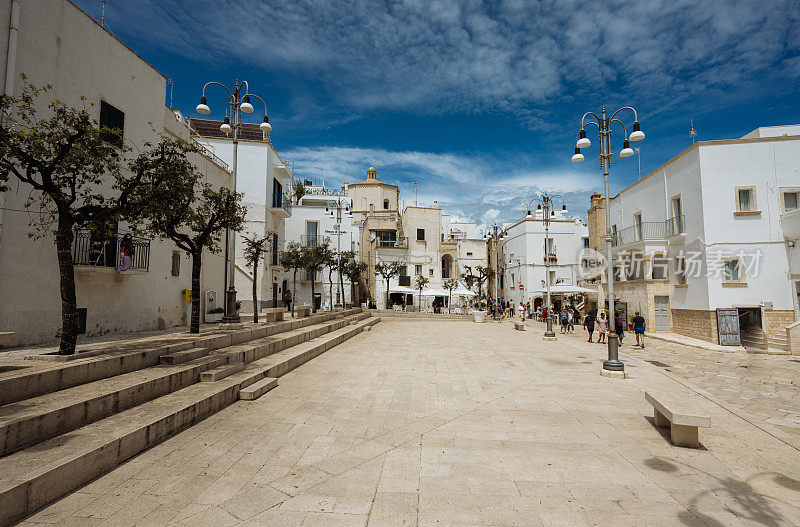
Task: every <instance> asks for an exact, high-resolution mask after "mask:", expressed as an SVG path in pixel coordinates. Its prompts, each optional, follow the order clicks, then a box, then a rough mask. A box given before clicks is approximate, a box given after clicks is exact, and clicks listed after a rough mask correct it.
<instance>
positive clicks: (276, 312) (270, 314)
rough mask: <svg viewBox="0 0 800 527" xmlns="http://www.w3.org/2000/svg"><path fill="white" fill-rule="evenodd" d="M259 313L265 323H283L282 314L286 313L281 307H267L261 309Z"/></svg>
mask: <svg viewBox="0 0 800 527" xmlns="http://www.w3.org/2000/svg"><path fill="white" fill-rule="evenodd" d="M261 313H262V314H263V315H264V320H266V321H267V322H281V321H283V314H284V313H286V309H285V308H283V307H268V308H266V309H262V310H261Z"/></svg>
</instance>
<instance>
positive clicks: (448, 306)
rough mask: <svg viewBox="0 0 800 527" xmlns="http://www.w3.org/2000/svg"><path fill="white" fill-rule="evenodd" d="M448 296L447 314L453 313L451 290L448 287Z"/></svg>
mask: <svg viewBox="0 0 800 527" xmlns="http://www.w3.org/2000/svg"><path fill="white" fill-rule="evenodd" d="M449 291H450V297H449V298H448V299H447V312H448V313H449V314H452V313H453V290H452V289H450V290H449Z"/></svg>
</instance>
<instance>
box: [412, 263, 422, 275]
mask: <svg viewBox="0 0 800 527" xmlns="http://www.w3.org/2000/svg"><path fill="white" fill-rule="evenodd" d="M414 274H422V266H421V265H415V266H414Z"/></svg>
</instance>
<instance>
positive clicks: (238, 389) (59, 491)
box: [0, 309, 380, 526]
mask: <svg viewBox="0 0 800 527" xmlns="http://www.w3.org/2000/svg"><path fill="white" fill-rule="evenodd" d="M379 321H380V319H379V318H374V317H372V318H370V315H369V313H362V312H361V310H360V309H349V310H344V311H338V312H325V313H320V314H316V315H312V316H310V317H307V318H299V319H290V320H287V321H283V322H272V323H266V324H249V325H246V326H245V327H244V328H243V329H236V330H227V331H222V330H217V331H212V332H207V333H201V334H199V335H189V334H182V335H181V336H180V338H174V339H172V340H170V341H169V342H168V343H167V344H162V345H155V346H140V347H138V349H137V347H136V346H133V347H131V346H128V347H123V349H119V350H105V351H101V352H92V353H90V354H89V355H92V356H89V357H87V356H85V355H79V356H77V357H76V358H74V360H69V361H64V362H57V363H51V364H52V366H48V367H46V368H41V367H38V368H24V367H23V368H19V369H14V370H12V371H6V372H3V373H0V525H2V526H5V525H10V524H12V523H14V522H15V521H18V520H20V519H22V518H25V517H26V516H28V515H30V514H31V513H33V512H34V511H36V510H37V509H39V508H41V507H43V506H45V505H47V504H49V503H51V502H53V501H55V500H57V499H58V498H60V497H62V496H64V495H65V494H67V493H69V492H71V491H73V490H75V489H77V488H79V487H81V486H83V485H85V484H86V483H88V482H90V481H91V480H93V479H95V478H97V477H98V476H100V475H102V474H104V473H106V472H108V471H110V470H111V469H113V468H114V467H116V466H117V465H119V464H120V463H122V462H124V461H125V460H127V459H129V458H131V457H132V456H134V455H136V454H138V453H140V452H142V451H143V450H146V449H147V448H149V447H151V446H153V445H155V444H157V443H159V442H161V441H163V440H165V439H166V438H168V437H170V436H172V435H174V434H176V433H177V432H179V431H181V430H183V429H185V428H187V427H189V426H192V425H193V424H195V423H197V422H199V421H200V420H202V419H204V418H206V417H208V416H210V415H212V414H214V413H215V412H217V411H219V410H221V409H223V408H225V407H226V406H228V405H230V404H232V403H234V402H235V401H237V400H239V399H244V400H252V399H255V398H258V397H259V396H261V395H262V394H264V393H266V392H267V391H269V390H271V389H272V388H274V387H275V386H276V385H277V382H278V380H277V379H278V378H279V377H281V376H282V375H284V374H286V373H288V372H289V371H291V370H293V369H294V368H297V367H298V366H300V365H302V364H304V363H305V362H307V361H309V360H311V359H312V358H314V357H316V356H318V355H319V354H321V353H323V352H325V351H327V350H329V349H331V348H332V347H334V346H336V345H338V344H340V343H342V342H344V341H345V340H347V339H349V338H350V337H352V336H354V335H357V334H358V333H360V332H361V331H363V330H365V329H370V328H371V326H373V325H375V324H376V323H378V322H379ZM26 370H30V371H26ZM0 371H2V369H0Z"/></svg>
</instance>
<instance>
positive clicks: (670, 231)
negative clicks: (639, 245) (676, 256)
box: [664, 214, 686, 236]
mask: <svg viewBox="0 0 800 527" xmlns="http://www.w3.org/2000/svg"><path fill="white" fill-rule="evenodd" d="M664 224H665V230H666V235H667V236H677V235H678V234H685V233H686V216H685V215H683V214H681V215H680V216H673V217H672V218H670V219H668V220H667V221H665V222H664Z"/></svg>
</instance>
